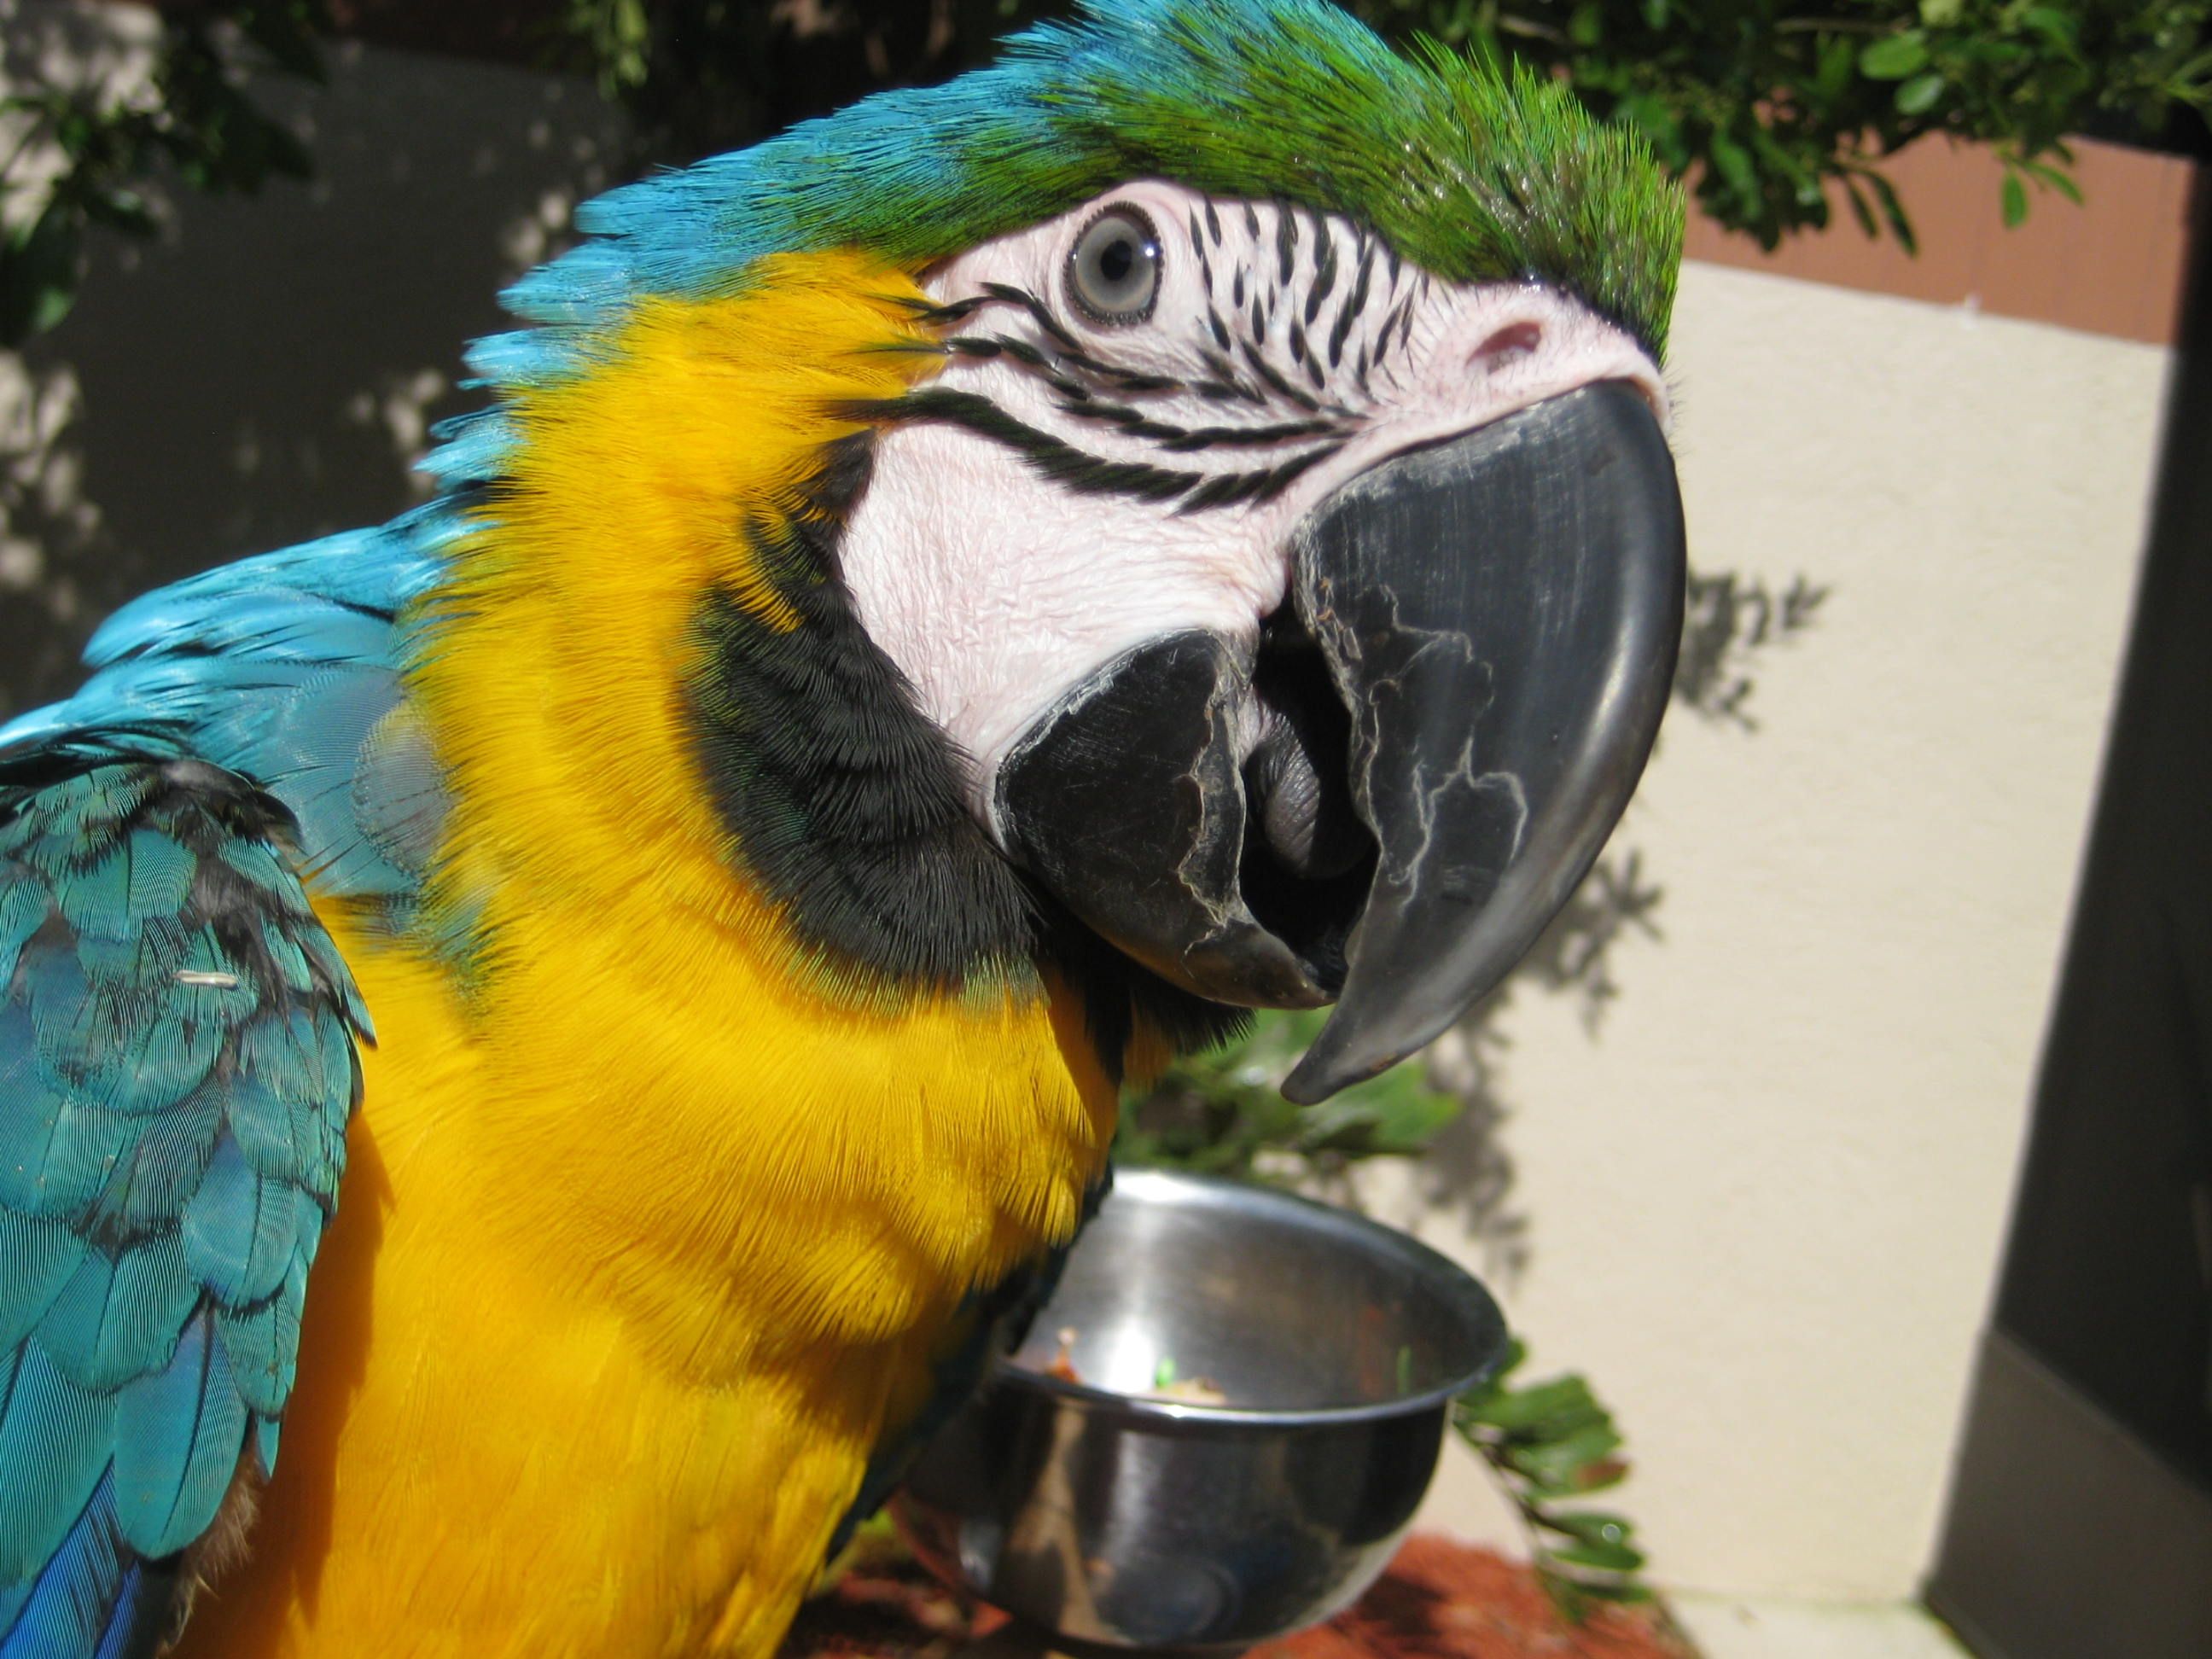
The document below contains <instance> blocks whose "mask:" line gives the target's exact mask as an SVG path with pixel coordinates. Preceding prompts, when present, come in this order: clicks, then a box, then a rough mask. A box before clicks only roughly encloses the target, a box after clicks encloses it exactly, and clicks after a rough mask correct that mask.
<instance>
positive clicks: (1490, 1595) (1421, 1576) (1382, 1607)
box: [782, 1537, 1695, 1659]
mask: <svg viewBox="0 0 2212 1659" xmlns="http://www.w3.org/2000/svg"><path fill="white" fill-rule="evenodd" d="M986 1654H987V1655H988V1656H990V1659H1041V1655H1040V1650H1039V1649H1038V1648H1037V1647H1036V1644H1034V1643H1032V1642H1030V1641H1028V1640H1025V1639H1024V1638H1023V1637H1022V1636H1021V1635H1020V1634H1019V1633H1018V1632H1015V1631H1013V1630H1011V1629H1009V1628H1007V1626H1006V1620H1005V1618H1004V1615H1002V1614H1000V1613H996V1612H994V1611H993V1610H992V1609H990V1608H988V1607H975V1605H974V1604H973V1603H969V1602H964V1601H963V1600H962V1599H961V1598H959V1597H957V1596H955V1595H952V1594H951V1592H950V1591H948V1590H946V1589H945V1588H944V1587H943V1586H941V1585H939V1583H937V1582H936V1580H934V1579H933V1578H931V1577H929V1576H928V1575H927V1573H926V1572H924V1571H922V1570H921V1567H919V1566H918V1565H915V1562H914V1561H913V1560H912V1559H910V1558H908V1557H906V1556H904V1555H902V1554H890V1553H886V1554H882V1555H878V1557H876V1558H875V1559H872V1560H868V1561H865V1562H864V1563H863V1564H862V1565H860V1566H858V1567H856V1568H855V1569H854V1571H851V1572H849V1573H848V1574H847V1575H846V1577H845V1578H844V1580H843V1582H842V1583H840V1584H839V1585H838V1586H837V1588H836V1590H834V1591H832V1592H831V1593H830V1594H829V1595H826V1596H824V1597H823V1598H822V1599H821V1600H819V1601H814V1602H811V1603H809V1604H808V1606H807V1607H805V1609H804V1610H803V1611H802V1612H801V1613H800V1614H799V1622H798V1624H797V1625H796V1626H793V1630H792V1633H791V1637H790V1639H789V1640H788V1641H787V1642H786V1643H785V1644H784V1649H783V1656H782V1659H953V1656H955V1655H959V1656H963V1659H984V1656H985V1655H986ZM1539 1656H1541V1659H1695V1655H1694V1653H1693V1652H1692V1650H1691V1649H1690V1648H1689V1646H1688V1645H1687V1644H1686V1643H1684V1642H1683V1641H1682V1640H1681V1638H1680V1637H1678V1636H1676V1635H1675V1634H1674V1633H1673V1632H1671V1631H1669V1630H1668V1629H1666V1628H1665V1627H1664V1625H1663V1621H1662V1620H1660V1619H1659V1618H1658V1617H1657V1616H1656V1615H1655V1614H1651V1613H1645V1612H1642V1611H1635V1612H1623V1611H1616V1610H1613V1609H1610V1608H1608V1609H1606V1610H1603V1611H1601V1613H1598V1614H1597V1615H1596V1616H1595V1617H1594V1618H1592V1619H1591V1620H1589V1623H1587V1624H1585V1625H1583V1626H1571V1625H1567V1624H1565V1623H1564V1622H1562V1621H1561V1620H1560V1619H1559V1616H1558V1615H1557V1614H1556V1613H1553V1610H1552V1604H1551V1603H1550V1601H1547V1600H1546V1599H1545V1595H1544V1593H1543V1591H1542V1590H1541V1589H1540V1588H1538V1586H1537V1583H1536V1581H1535V1579H1534V1577H1533V1576H1532V1575H1531V1574H1530V1573H1529V1571H1528V1568H1527V1567H1525V1566H1523V1565H1521V1564H1520V1563H1518V1562H1514V1561H1508V1560H1506V1559H1504V1558H1503V1557H1502V1556H1499V1555H1497V1554H1495V1553H1492V1552H1491V1551H1489V1550H1482V1549H1476V1548H1474V1547H1471V1546H1469V1545H1466V1544H1462V1543H1458V1542H1455V1541H1453V1540H1451V1539H1449V1538H1441V1537H1419V1538H1414V1539H1412V1540H1410V1541H1407V1545H1406V1547H1405V1548H1404V1549H1402V1550H1401V1551H1400V1552H1399V1554H1398V1559H1396V1560H1395V1562H1393V1563H1392V1564H1391V1566H1390V1571H1389V1572H1387V1573H1385V1574H1384V1575H1383V1577H1382V1578H1381V1579H1380V1580H1379V1581H1378V1582H1377V1583H1376V1585H1375V1587H1374V1588H1373V1589H1370V1590H1369V1591H1368V1593H1367V1595H1365V1596H1364V1598H1363V1599H1362V1600H1361V1601H1359V1603H1358V1606H1356V1607H1352V1609H1351V1610H1350V1611H1348V1612H1346V1613H1341V1614H1340V1615H1339V1616H1338V1617H1337V1618H1335V1619H1334V1620H1331V1621H1330V1622H1329V1623H1328V1624H1327V1625H1324V1626H1322V1627H1321V1628H1320V1629H1318V1630H1312V1631H1308V1632H1305V1633H1304V1634H1303V1635H1300V1636H1295V1637H1292V1638H1289V1639H1287V1640H1285V1641H1282V1642H1276V1643H1272V1644H1268V1645H1267V1646H1266V1647H1262V1648H1255V1649H1254V1650H1252V1652H1251V1654H1250V1656H1249V1659H1539Z"/></svg>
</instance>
